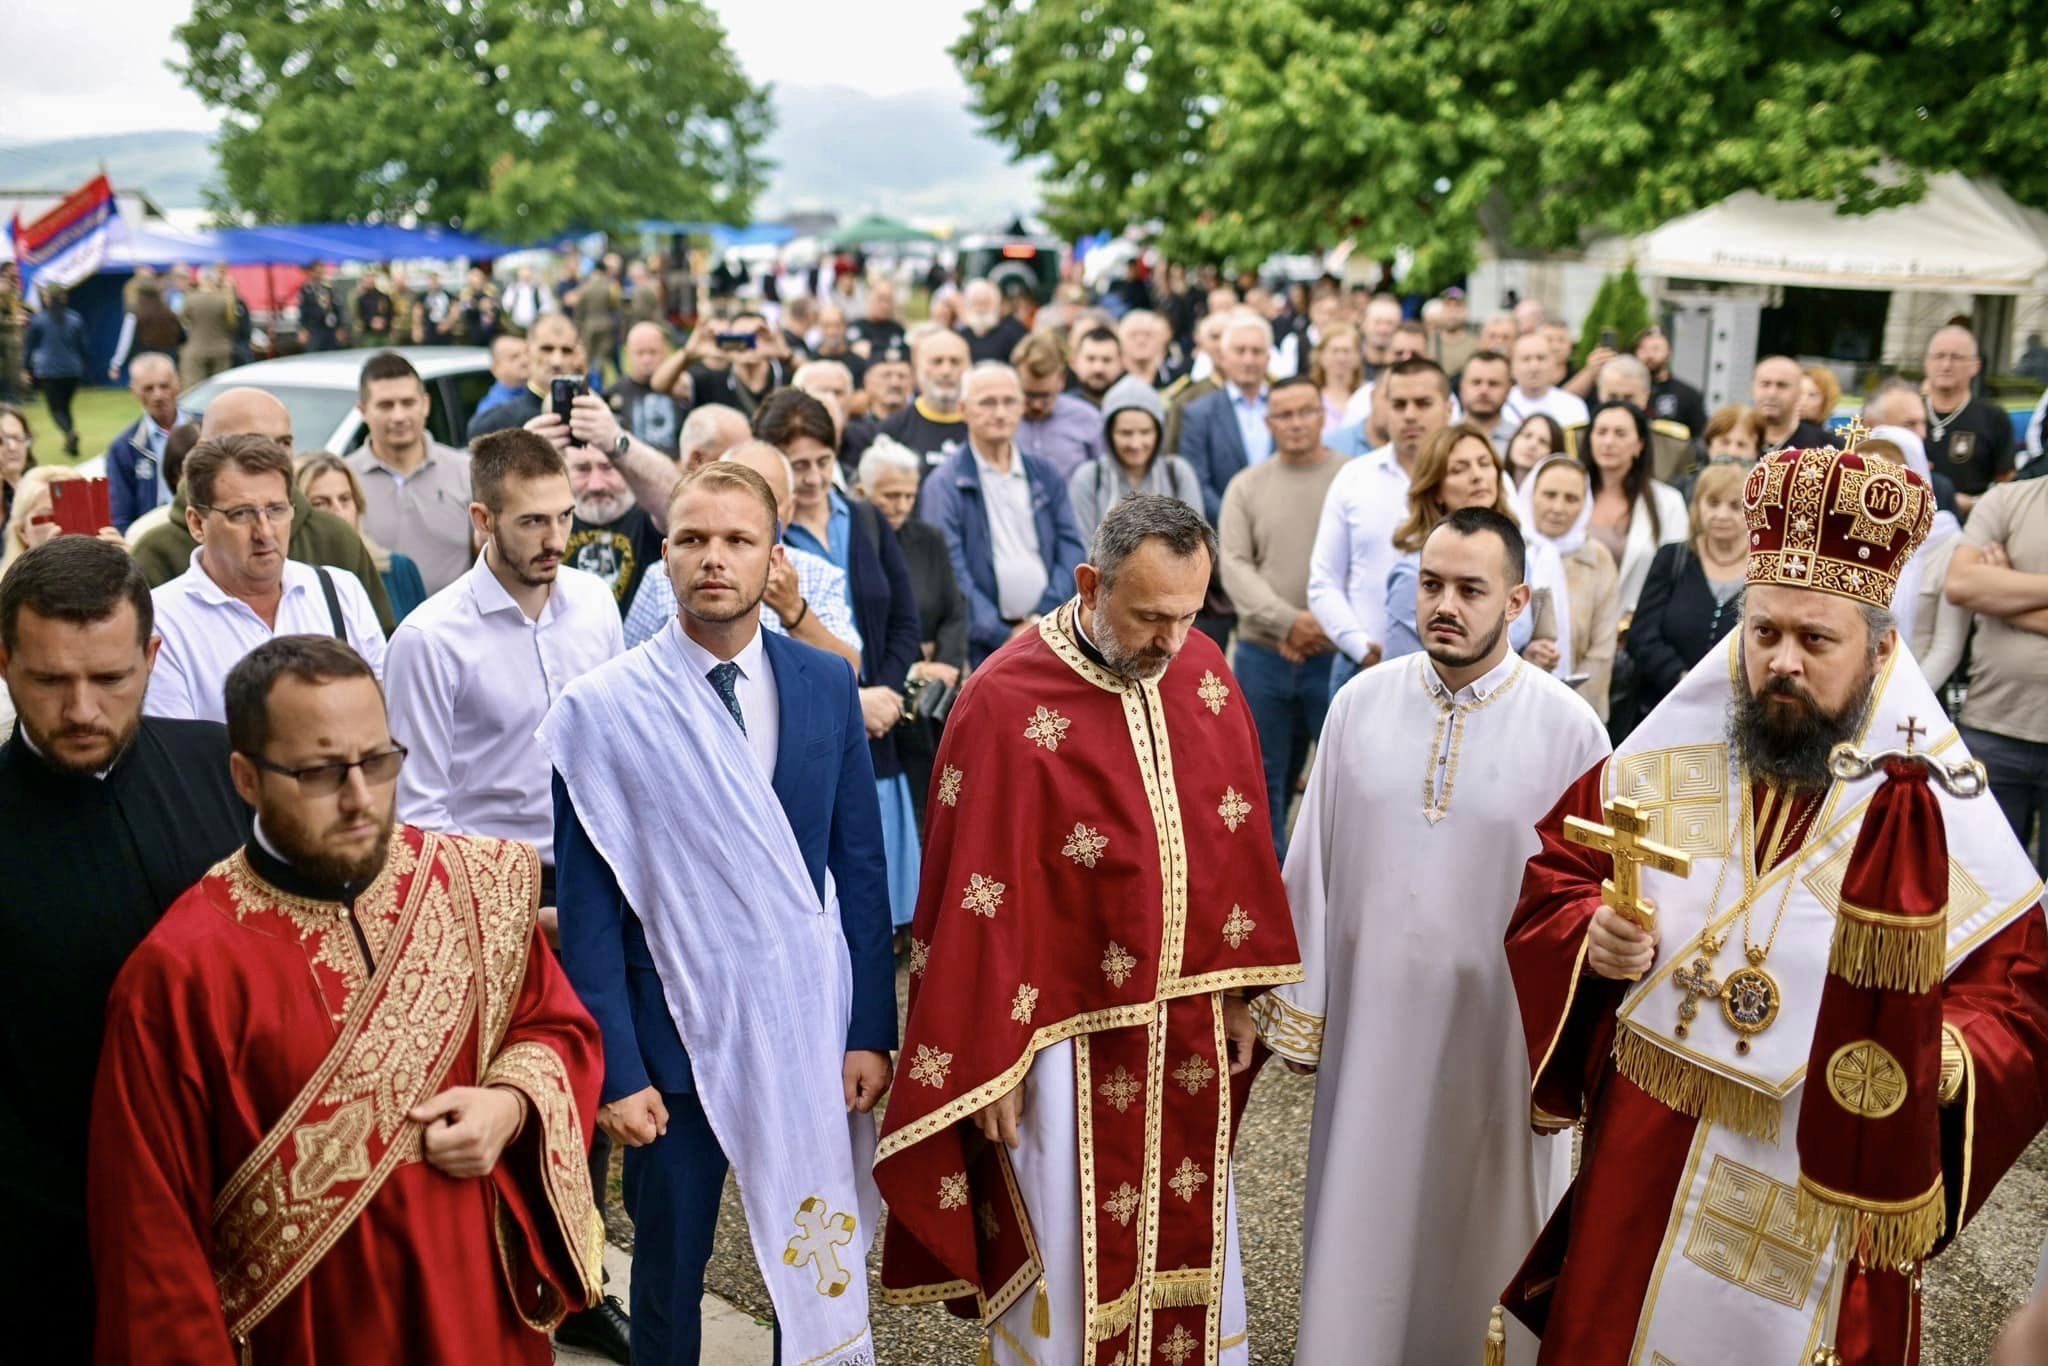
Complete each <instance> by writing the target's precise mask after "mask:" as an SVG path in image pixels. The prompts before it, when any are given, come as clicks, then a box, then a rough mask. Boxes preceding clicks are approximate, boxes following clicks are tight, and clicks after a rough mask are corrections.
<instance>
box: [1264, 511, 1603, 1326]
mask: <svg viewBox="0 0 2048 1366" xmlns="http://www.w3.org/2000/svg"><path fill="white" fill-rule="evenodd" d="M1522 561H1523V546H1522V540H1521V536H1520V534H1519V533H1518V532H1517V531H1516V529H1515V526H1514V524H1513V523H1512V522H1511V521H1509V520H1508V519H1507V518H1504V517H1502V516H1500V515H1499V514H1498V513H1496V512H1494V511H1492V510H1491V509H1486V508H1474V509H1468V510H1466V511H1462V512H1459V513H1457V514H1454V515H1453V516H1452V518H1451V519H1449V520H1448V521H1447V522H1446V523H1445V524H1444V525H1443V526H1441V527H1439V528H1438V529H1437V530H1436V532H1434V533H1433V534H1432V535H1431V536H1430V538H1429V540H1428V542H1427V543H1426V544H1425V545H1424V547H1423V551H1422V565H1421V574H1420V579H1419V591H1418V594H1417V613H1416V620H1417V622H1418V623H1419V624H1420V625H1421V627H1422V636H1423V644H1424V647H1425V649H1424V653H1421V654H1413V655H1406V656H1403V657H1401V658H1399V659H1395V660H1391V661H1389V662H1387V663H1385V664H1381V665H1379V666H1377V667H1375V668H1372V669H1368V670H1367V671H1366V672H1364V673H1362V674H1360V675H1359V676H1358V677H1357V678H1355V679H1353V680H1352V681H1351V682H1350V683H1348V684H1346V685H1345V686H1344V688H1343V689H1342V690H1340V691H1339V692H1338V694H1337V696H1336V698H1335V700H1334V701H1333V702H1332V703H1331V704H1330V714H1329V719H1328V720H1327V721H1326V722H1325V724H1324V727H1323V735H1322V741H1321V743H1320V745H1319V746H1318V747H1317V751H1316V761H1315V770H1314V772H1313V773H1312V774H1311V775H1310V778H1309V786H1308V794H1307V796H1306V798H1304V800H1303V802H1302V806H1301V814H1300V816H1299V817H1298V819H1297V822H1296V825H1295V829H1294V838H1293V843H1292V844H1291V845H1290V847H1289V850H1288V855H1287V865H1286V869H1285V875H1286V882H1287V896H1288V900H1289V902H1290V903H1291V905H1292V906H1293V909H1294V927H1295V933H1296V935H1297V936H1298V938H1299V939H1300V942H1301V954H1302V964H1303V967H1304V968H1305V969H1306V972H1307V978H1306V980H1305V981H1303V982H1302V983H1301V984H1299V985H1297V986H1283V987H1279V988H1276V989H1275V990H1274V991H1272V992H1270V993H1268V994H1267V995H1266V996H1264V997H1261V998H1260V999H1259V1000H1258V1001H1255V1002H1254V1003H1253V1015H1254V1017H1255V1018H1256V1019H1257V1020H1258V1023H1259V1032H1260V1035H1261V1037H1262V1038H1263V1039H1264V1040H1265V1042H1266V1044H1267V1046H1268V1047H1270V1048H1272V1050H1273V1051H1274V1052H1275V1053H1278V1054H1279V1055H1280V1056H1281V1057H1282V1058H1284V1059H1285V1060H1287V1062H1288V1063H1289V1064H1290V1065H1291V1066H1293V1067H1294V1069H1295V1070H1296V1071H1314V1072H1315V1074H1316V1109H1315V1124H1314V1128H1313V1130H1312V1131H1311V1134H1310V1138H1309V1169H1308V1210H1307V1227H1306V1232H1305V1244H1304V1252H1305V1257H1304V1261H1305V1265H1304V1279H1303V1283H1302V1297H1301V1300H1302V1305H1301V1308H1302V1313H1301V1337H1300V1342H1299V1345H1298V1348H1297V1351H1296V1360H1298V1361H1304V1362H1336V1361H1341V1362H1345V1363H1347V1364H1349V1366H1372V1364H1373V1363H1387V1366H1402V1363H1410V1362H1452V1361H1465V1360H1467V1359H1469V1358H1470V1357H1472V1356H1473V1354H1474V1353H1473V1343H1474V1341H1475V1340H1476V1339H1475V1336H1474V1334H1475V1327H1476V1329H1477V1330H1481V1331H1483V1329H1484V1327H1485V1325H1486V1321H1487V1311H1488V1309H1489V1308H1490V1307H1491V1306H1492V1305H1493V1303H1494V1301H1495V1299H1496V1297H1497V1296H1498V1293H1499V1289H1500V1285H1501V1283H1502V1278H1503V1277H1506V1276H1511V1275H1512V1274H1513V1273H1514V1269H1515V1267H1516V1265H1517V1264H1518V1262H1519V1260H1520V1257H1521V1255H1522V1249H1523V1248H1524V1247H1525V1246H1526V1245H1527V1244H1528V1242H1529V1241H1530V1240H1532V1239H1533V1238H1534V1237H1535V1235H1536V1233H1537V1232H1538V1231H1539V1230H1540V1229H1541V1228H1542V1226H1543V1221H1544V1219H1545V1218H1546V1217H1547V1216H1548V1215H1549V1213H1550V1211H1551V1208H1552V1206H1553V1205H1554V1204H1555V1202H1556V1200H1557V1198H1558V1196H1559V1195H1561V1194H1562V1192H1563V1189H1564V1186H1565V1182H1566V1180H1567V1178H1568V1176H1569V1171H1570V1162H1571V1148H1570V1144H1571V1140H1570V1137H1569V1136H1568V1135H1567V1136H1564V1137H1559V1138H1550V1137H1541V1136H1537V1135H1536V1134H1534V1133H1533V1132H1532V1130H1531V1119H1532V1116H1531V1113H1530V1109H1529V1085H1528V1063H1527V1059H1526V1054H1525V1051H1524V1048H1523V1042H1522V1028H1521V1023H1520V1020H1519V1017H1518V1016H1517V1014H1516V1010H1515V994H1514V988H1513V985H1512V984H1511V983H1510V981H1509V980H1508V965H1507V959H1506V957H1505V955H1504V954H1503V952H1502V950H1501V939H1502V936H1503V934H1504V932H1505V930H1506V927H1507V923H1508V917H1509V914H1510V913H1511V912H1512V911H1513V910H1514V907H1515V897H1516V893H1517V892H1518V890H1519V889H1520V887H1521V881H1522V865H1523V863H1524V862H1525V861H1526V860H1527V859H1528V857H1529V856H1530V855H1531V854H1533V853H1535V852H1536V849H1537V847H1538V845H1537V839H1536V830H1535V827H1536V822H1537V821H1538V820H1539V819H1540V818H1541V817H1542V815H1543V813H1544V812H1546V811H1548V810H1549V809H1550V808H1551V806H1552V805H1553V804H1554V803H1555V802H1556V801H1557V798H1558V797H1559V796H1560V795H1561V794H1562V793H1563V792H1564V790H1565V789H1566V788H1567V787H1569V786H1570V785H1571V782H1572V780H1573V779H1574V778H1576V777H1577V776H1578V775H1579V774H1581V773H1583V772H1585V771H1586V769H1587V768H1588V767H1590V766H1591V765H1593V764H1595V763H1597V762H1599V760H1600V759H1602V758H1603V757H1604V756H1605V755H1606V754H1607V752H1608V745H1607V735H1606V731H1605V730H1604V729H1603V728H1602V726H1601V724H1600V721H1599V718H1598V717H1596V716H1595V715H1594V713H1593V709H1592V708H1591V707H1589V706H1588V705H1587V704H1586V702H1585V699H1583V698H1581V697H1580V696H1579V695H1578V694H1577V693H1575V692H1573V691H1572V690H1571V688H1570V687H1568V686H1567V685H1566V684H1564V683H1563V682H1560V681H1559V680H1558V679H1556V678H1555V677H1553V676H1551V675H1550V674H1548V673H1546V672H1545V671H1543V670H1541V669H1538V668H1536V667H1534V666H1533V665H1530V664H1526V663H1524V662H1523V661H1522V660H1521V659H1520V658H1518V657H1517V656H1516V655H1515V654H1514V653H1513V652H1512V651H1511V650H1510V649H1509V648H1508V637H1507V626H1508V623H1509V622H1511V621H1512V620H1513V619H1514V618H1515V617H1517V616H1518V615H1520V614H1521V613H1522V612H1523V611H1524V610H1526V609H1527V607H1528V603H1529V589H1528V587H1527V585H1526V584H1524V583H1523V582H1522V576H1523V563H1522ZM1515 1331H1517V1332H1520V1331H1521V1330H1520V1329H1519V1326H1517V1328H1516V1329H1515ZM1524 1341H1525V1342H1527V1343H1531V1344H1533V1339H1524Z"/></svg>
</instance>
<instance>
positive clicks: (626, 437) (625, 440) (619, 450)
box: [612, 432, 633, 465]
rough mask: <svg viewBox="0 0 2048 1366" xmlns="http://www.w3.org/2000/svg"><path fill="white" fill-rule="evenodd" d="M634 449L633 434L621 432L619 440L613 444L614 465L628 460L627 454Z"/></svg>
mask: <svg viewBox="0 0 2048 1366" xmlns="http://www.w3.org/2000/svg"><path fill="white" fill-rule="evenodd" d="M632 448H633V434H632V433H631V432H620V433H619V438H618V440H616V441H614V442H612V463H613V464H614V465H616V464H618V463H619V461H621V460H624V459H625V458H626V452H627V451H629V450H631V449H632Z"/></svg>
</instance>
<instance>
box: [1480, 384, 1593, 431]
mask: <svg viewBox="0 0 2048 1366" xmlns="http://www.w3.org/2000/svg"><path fill="white" fill-rule="evenodd" d="M1537 413H1548V414H1549V415H1550V417H1551V419H1552V420H1553V421H1555V422H1556V423H1557V425H1558V426H1560V427H1563V428H1564V429H1565V430H1566V431H1570V430H1571V429H1572V428H1573V427H1583V426H1585V425H1586V418H1587V416H1588V412H1587V408H1586V400H1584V399H1582V398H1580V397H1579V396H1578V395H1577V394H1575V393H1573V392H1572V391H1571V390H1569V389H1560V388H1558V387H1557V386H1556V385H1552V386H1551V387H1550V388H1548V389H1545V390H1544V391H1543V392H1542V393H1540V394H1532V393H1529V392H1528V391H1527V390H1525V389H1523V388H1522V386H1521V385H1519V384H1518V385H1516V386H1515V387H1514V388H1512V389H1510V390H1508V399H1507V402H1506V403H1503V404H1502V405H1501V409H1500V415H1501V421H1502V422H1503V423H1504V424H1506V425H1508V426H1511V427H1513V428H1515V429H1516V430H1518V431H1519V430H1520V429H1521V426H1522V424H1523V423H1524V422H1527V421H1528V420H1529V419H1530V418H1531V417H1533V416H1535V415H1536V414H1537Z"/></svg>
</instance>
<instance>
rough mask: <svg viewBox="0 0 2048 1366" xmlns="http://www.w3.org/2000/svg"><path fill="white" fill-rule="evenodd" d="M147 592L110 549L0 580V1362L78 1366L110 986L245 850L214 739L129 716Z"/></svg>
mask: <svg viewBox="0 0 2048 1366" xmlns="http://www.w3.org/2000/svg"><path fill="white" fill-rule="evenodd" d="M153 625H154V613H153V612H152V611H151V610H150V597H149V582H148V580H147V579H145V578H144V577H143V575H142V571H141V570H140V569H139V568H137V567H136V564H135V562H134V561H133V560H132V559H130V558H129V557H128V553H127V552H126V551H125V550H123V549H121V547H119V546H117V545H111V544H109V543H107V542H104V541H100V540H96V539H93V538H90V537H84V536H60V537H58V538H57V539H56V540H54V541H51V542H49V543H48V544H46V545H43V546H40V547H38V548H37V549H34V550H31V551H28V552H27V553H26V554H24V555H22V557H21V558H20V559H18V560H16V561H15V562H14V564H13V566H12V567H10V568H9V569H8V571H7V575H6V577H5V578H4V579H0V673H4V674H5V676H6V680H7V692H8V695H9V696H10V697H11V698H12V699H13V703H14V709H15V712H16V716H17V720H16V725H15V730H14V734H13V735H12V736H11V737H10V738H9V739H8V740H7V741H6V743H5V744H4V745H0V946H4V952H0V1278H4V1279H0V1284H5V1285H12V1286H15V1287H17V1288H27V1289H28V1293H29V1295H30V1298H29V1300H28V1301H27V1302H26V1303H25V1305H24V1308H25V1310H26V1312H23V1313H19V1314H17V1315H16V1316H15V1320H14V1323H13V1324H12V1325H11V1326H10V1327H9V1329H8V1331H7V1336H8V1339H9V1350H10V1351H12V1350H20V1351H21V1352H22V1353H23V1355H22V1357H21V1359H22V1360H24V1361H27V1360H33V1361H38V1362H72V1361H80V1362H83V1361H90V1360H91V1359H92V1322H93V1317H92V1282H91V1276H90V1266H89V1262H88V1260H87V1252H86V1235H85V1201H86V1188H85V1145H86V1128H87V1124H88V1122H89V1116H90V1110H91V1102H92V1088H93V1074H94V1072H95V1070H96V1069H97V1067H98V1065H99V1055H100V1029H101V1016H102V1014H103V1013H104V1012H105V1010H106V1004H107V993H108V991H109V990H110V989H111V988H112V986H113V982H114V974H115V973H116V972H117V971H119V969H120V967H121V964H122V962H123V961H124V960H126V958H127V957H128V954H129V952H130V951H131V950H133V949H134V948H135V946H136V945H137V944H139V943H141V942H142V938H143V936H144V935H146V934H148V933H149V930H150V927H151V926H153V925H155V924H156V922H157V918H158V917H159V916H161V915H162V914H163V913H164V911H165V910H166V909H167V908H168V907H169V906H170V904H171V903H172V902H173V901H175V900H177V899H178V897H179V896H180V895H181V894H182V893H183V892H184V891H185V889H186V888H188V887H190V886H191V885H192V884H193V883H195V882H197V881H198V880H199V879H200V878H201V877H202V876H203V875H204V874H205V872H206V870H207V869H208V868H210V867H212V866H213V865H214V864H215V863H216V862H218V861H220V860H221V859H223V858H226V857H227V856H228V855H229V854H231V853H233V852H234V851H235V850H236V849H237V848H239V847H240V846H241V845H242V843H243V842H244V841H245V840H246V839H247V838H248V833H249V813H248V809H247V808H246V807H244V806H243V805H242V801H241V799H240V798H239V797H238V796H236V795H235V789H234V785H233V783H232V782H231V781H230V779H229V777H228V742H227V730H226V728H225V727H223V726H220V725H217V724H215V723H213V722H211V721H168V720H163V719H161V718H158V717H150V718H147V719H145V718H144V717H143V715H142V698H143V694H144V693H145V692H146V691H148V687H149V670H150V665H151V664H152V663H153V662H154V660H155V658H156V647H157V643H158V642H156V641H155V640H153V639H152V638H151V630H152V627H153Z"/></svg>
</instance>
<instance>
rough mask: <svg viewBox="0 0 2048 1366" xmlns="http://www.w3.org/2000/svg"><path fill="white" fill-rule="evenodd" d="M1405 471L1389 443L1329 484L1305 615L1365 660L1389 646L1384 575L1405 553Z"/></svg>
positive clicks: (1351, 655) (1342, 647)
mask: <svg viewBox="0 0 2048 1366" xmlns="http://www.w3.org/2000/svg"><path fill="white" fill-rule="evenodd" d="M1407 515H1408V472H1407V471H1406V470H1404V469H1402V468H1401V462H1400V461H1399V460H1397V459H1395V458H1394V448H1393V446H1392V445H1391V444H1389V445H1385V446H1381V447H1380V448H1379V449H1378V450H1375V451H1367V452H1366V453H1365V454H1364V455H1361V456H1359V457H1358V458H1357V459H1356V460H1353V461H1352V462H1351V463H1350V464H1348V465H1346V466H1345V467H1344V468H1343V469H1342V470H1341V471H1339V472H1338V475H1337V477H1336V478H1335V479H1333V480H1332V481H1331V482H1330V491H1329V493H1328V494H1327V495H1326V496H1325V497H1324V499H1323V515H1322V518H1321V520H1320V521H1319V522H1318V523H1317V524H1316V545H1315V549H1314V551H1313V552H1311V553H1310V555H1309V565H1308V610H1309V611H1310V612H1312V613H1314V614H1315V619H1316V621H1317V623H1318V624H1319V625H1321V626H1322V628H1323V634H1325V635H1327V636H1328V637H1329V638H1330V639H1331V641H1332V642H1334V643H1335V644H1336V646H1337V648H1338V649H1339V650H1340V651H1342V652H1343V653H1344V655H1345V656H1346V657H1347V658H1349V659H1351V660H1353V661H1354V662H1355V661H1358V660H1362V659H1364V658H1365V656H1366V654H1367V653H1368V652H1370V651H1371V650H1372V648H1373V646H1375V645H1384V644H1385V643H1386V639H1387V574H1388V573H1389V572H1390V571H1391V570H1392V569H1393V567H1394V561H1396V560H1398V559H1400V558H1401V553H1400V552H1399V551H1398V550H1396V549H1394V532H1395V531H1396V530H1397V529H1398V528H1399V527H1400V525H1401V523H1402V522H1403V521H1404V520H1405V519H1406V518H1407Z"/></svg>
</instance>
